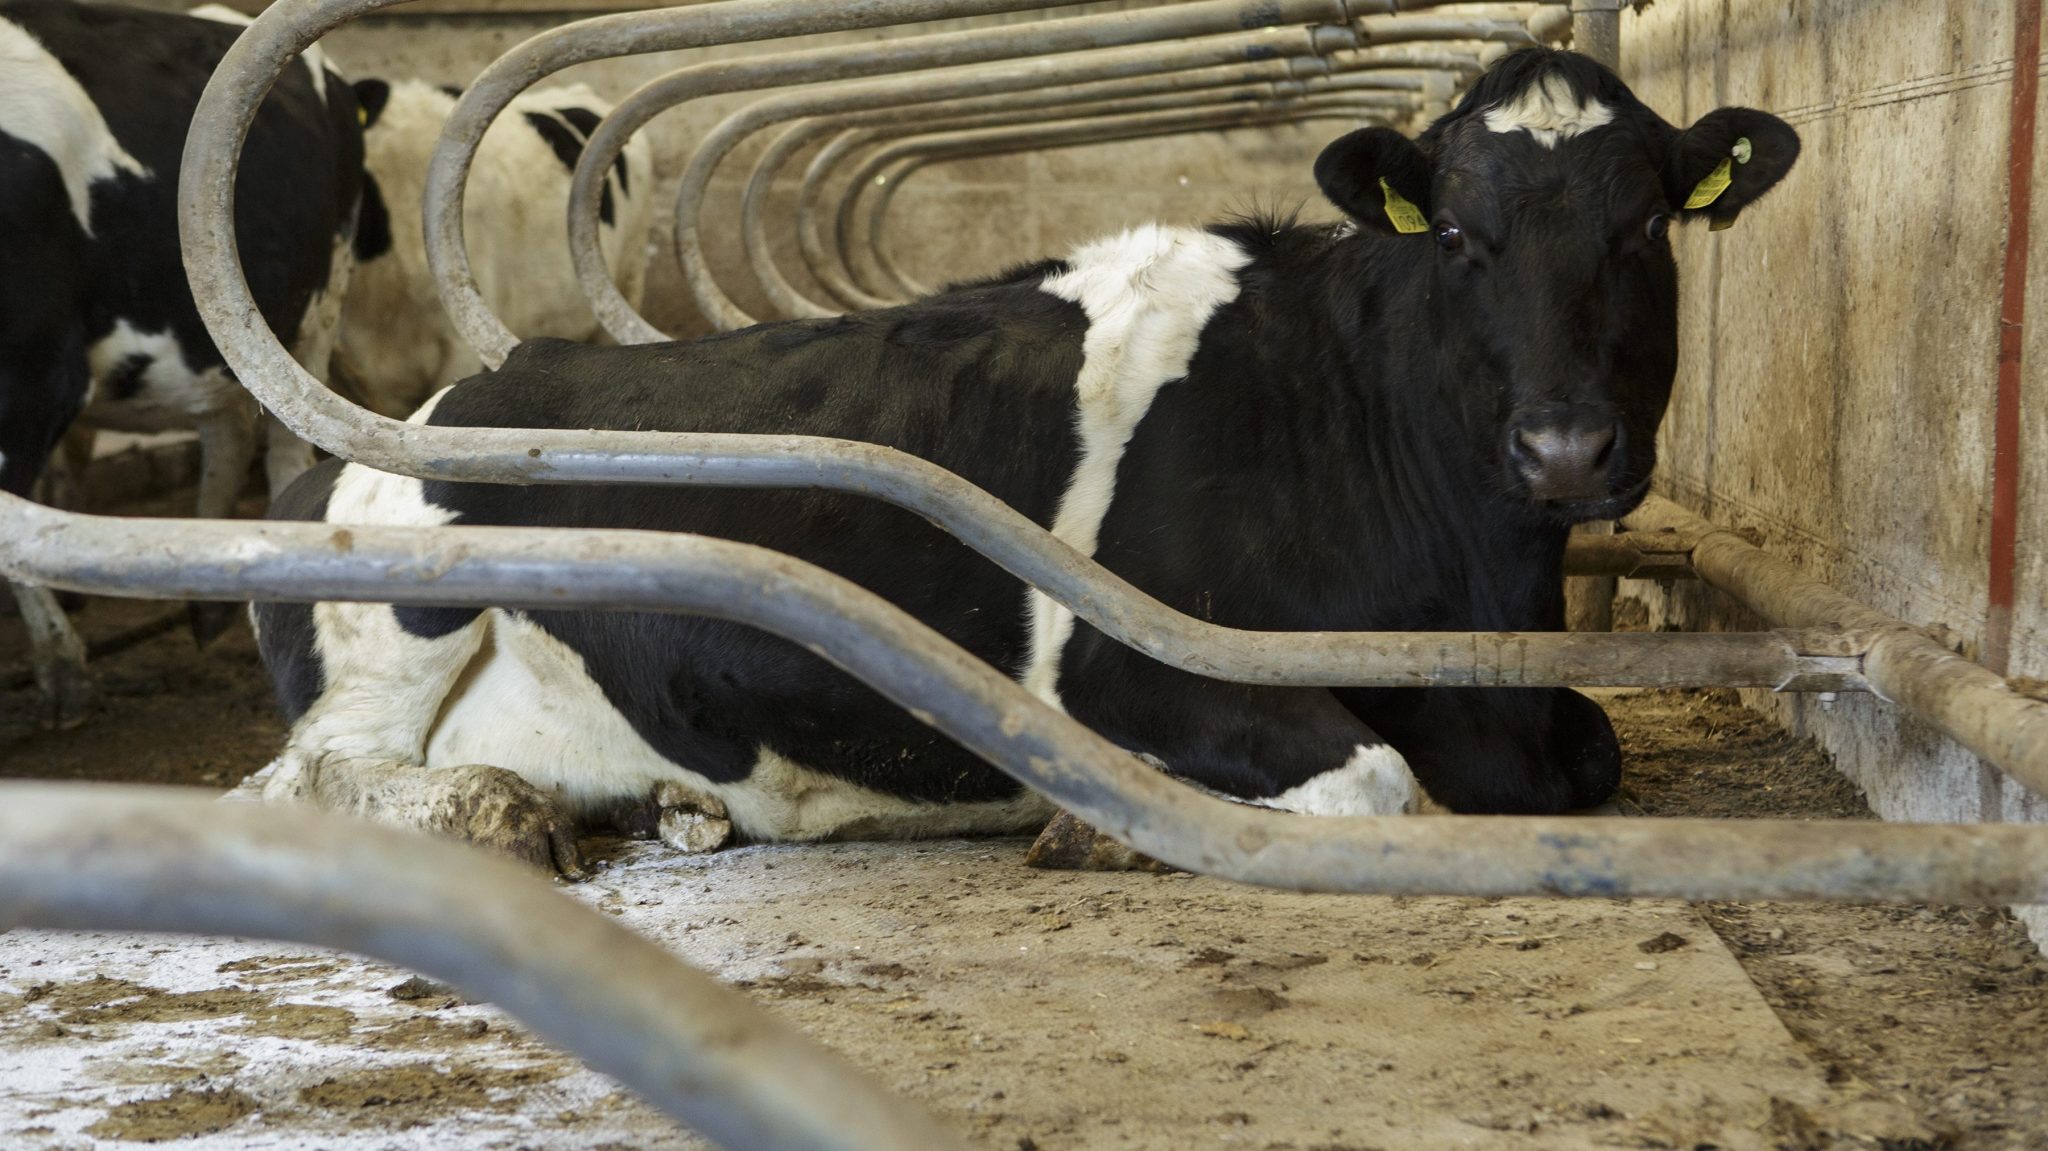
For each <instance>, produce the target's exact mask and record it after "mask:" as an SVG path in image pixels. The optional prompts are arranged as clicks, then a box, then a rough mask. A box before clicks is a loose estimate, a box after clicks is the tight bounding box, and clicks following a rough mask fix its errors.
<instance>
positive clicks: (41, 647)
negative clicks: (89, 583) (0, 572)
mask: <svg viewBox="0 0 2048 1151" xmlns="http://www.w3.org/2000/svg"><path fill="white" fill-rule="evenodd" d="M8 587H9V588H11V589H12V590H13V592H14V602H15V604H16V605H17V606H18V607H19V609H20V611H21V623H22V626H23V627H24V628H26V629H27V630H28V651H29V668H30V670H31V671H32V672H33V673H34V674H35V678H36V688H37V690H39V691H40V692H41V693H42V697H43V708H44V711H43V722H44V724H45V726H49V727H55V728H58V729H60V730H61V729H64V728H72V727H77V726H78V725H79V724H81V723H84V722H85V717H86V716H87V715H89V714H91V712H92V709H93V704H94V702H95V701H96V699H97V698H98V692H97V691H96V690H95V688H94V687H93V682H92V672H90V671H89V670H87V669H86V666H85V641H84V640H83V639H80V638H79V635H78V629H77V628H75V627H73V626H71V620H70V619H69V617H67V616H66V615H65V614H64V609H63V607H62V606H60V605H59V604H58V603H57V595H56V593H55V592H52V591H51V590H50V589H49V588H46V587H37V586H34V585H30V584H18V583H17V584H9V585H8Z"/></svg>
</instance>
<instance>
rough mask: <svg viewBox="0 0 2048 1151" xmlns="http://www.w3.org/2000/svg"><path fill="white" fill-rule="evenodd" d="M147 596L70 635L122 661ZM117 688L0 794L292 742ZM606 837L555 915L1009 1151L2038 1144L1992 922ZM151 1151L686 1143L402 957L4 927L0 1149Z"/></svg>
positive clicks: (2024, 1027) (9, 718)
mask: <svg viewBox="0 0 2048 1151" xmlns="http://www.w3.org/2000/svg"><path fill="white" fill-rule="evenodd" d="M161 610H163V608H162V605H136V604H116V603H113V602H111V601H93V602H92V603H91V605H90V606H89V607H88V608H87V609H86V610H85V611H84V612H82V613H81V615H80V617H79V618H80V622H81V624H82V626H84V628H85V629H86V630H87V632H88V634H89V635H105V634H109V633H112V632H116V631H118V630H120V629H122V628H124V627H129V626H133V624H134V623H135V622H136V621H137V620H146V619H148V618H150V617H151V615H152V613H155V612H160V611H161ZM12 626H13V621H11V620H0V674H4V673H5V670H6V669H8V668H11V667H13V666H15V665H17V664H18V663H19V661H20V659H21V651H22V649H21V646H20V643H19V637H18V635H17V634H15V633H14V632H13V631H11V630H10V629H11V627H12ZM99 670H100V673H101V675H102V676H103V677H105V682H106V683H108V684H109V685H110V691H109V696H110V703H109V710H108V711H106V712H103V713H102V714H101V715H100V716H98V717H96V718H95V719H94V721H93V722H92V723H90V724H88V725H87V726H86V727H84V728H82V729H80V730H78V731H73V732H65V733H51V732H40V731H37V730H35V729H34V726H33V723H32V722H29V721H27V720H26V719H25V718H24V716H25V712H26V706H25V705H26V704H27V702H29V700H30V699H31V697H30V696H28V694H27V693H26V692H25V691H22V690H19V689H15V690H7V691H0V707H4V709H5V710H4V711H0V717H4V718H0V776H5V777H39V778H63V779H101V780H118V779H135V780H146V781H148V782H155V783H181V784H189V785H193V786H200V787H214V788H218V787H222V786H225V785H226V784H227V783H230V782H232V781H233V780H234V779H235V778H238V777H239V775H240V774H241V773H242V772H244V771H247V770H250V769H253V768H254V767H257V766H260V765H261V764H262V763H263V762H264V761H265V760H266V759H267V758H268V757H269V756H270V755H271V754H272V753H273V752H274V749H275V747H276V746H277V740H278V737H279V734H280V733H279V727H278V723H277V720H276V718H275V716H274V714H273V712H272V710H271V708H270V704H269V701H268V687H267V684H266V683H265V681H264V679H263V676H262V674H261V670H260V668H259V667H258V666H257V665H256V663H255V660H254V654H253V645H252V644H251V643H250V640H249V637H248V635H247V633H246V631H241V630H238V631H237V632H236V633H233V634H231V635H230V636H229V637H228V638H227V639H226V640H225V641H223V643H222V644H221V645H220V646H218V647H216V648H215V649H213V650H212V651H210V652H208V653H207V654H206V655H205V656H204V657H199V658H195V657H194V656H193V654H192V652H191V650H190V641H189V639H188V638H186V637H185V636H184V635H183V634H182V633H180V632H178V631H175V630H173V631H170V632H166V633H164V634H162V635H159V636H156V637H154V638H152V639H150V640H147V641H146V642H143V643H141V644H139V645H137V646H135V647H133V648H131V649H129V650H127V651H125V652H122V653H119V654H117V655H114V656H112V657H110V658H108V659H107V660H105V661H103V662H102V663H101V664H100V667H99ZM0 682H4V680H0ZM1603 702H1604V703H1605V704H1606V705H1607V707H1608V708H1609V710H1610V712H1611V714H1613V716H1614V718H1615V721H1616V725H1617V727H1618V728H1619V730H1620V732H1621V735H1622V738H1623V741H1624V744H1625V745H1626V746H1627V748H1628V750H1629V753H1630V767H1629V772H1628V777H1627V782H1626V785H1625V792H1624V795H1623V797H1622V800H1621V802H1620V804H1619V805H1618V806H1619V808H1620V809H1621V814H1622V815H1623V816H1624V817H1634V818H1655V817H1658V816H1668V815H1711V816H1727V817H1735V816H1778V817H1793V818H1814V819H1841V818H1869V815H1868V812H1867V811H1866V810H1865V808H1864V806H1863V804H1862V802H1861V800H1860V798H1859V797H1858V795H1857V793H1856V792H1855V790H1854V788H1853V787H1851V786H1850V785H1849V784H1848V783H1846V782H1845V781H1844V780H1843V779H1842V778H1841V776H1840V775H1838V774H1837V773H1836V772H1834V771H1833V769H1832V768H1831V766H1830V764H1829V762H1828V760H1827V758H1826V756H1825V754H1824V753H1821V752H1820V751H1818V750H1817V749H1815V748H1814V747H1813V746H1812V745H1811V744H1810V743H1807V742H1805V741H1802V740H1797V739H1793V738H1791V737H1789V736H1786V735H1784V734H1783V733H1781V732H1779V731H1777V730H1775V729H1773V728H1771V727H1769V726H1767V725H1765V724H1764V723H1762V722H1761V721H1760V720H1759V719H1758V718H1757V717H1756V716H1755V715H1753V714H1752V713H1749V712H1746V711H1744V710H1742V709H1741V708H1740V707H1739V706H1737V703H1736V700H1735V697H1734V696H1733V694H1732V693H1721V692H1705V693H1676V692H1672V693H1608V694H1607V695H1606V698H1605V699H1604V700H1603ZM1816 833H1817V834H1818V833H1824V832H1822V831H1821V830H1820V829H1818V828H1817V829H1816ZM590 846H591V847H592V848H593V849H594V852H595V854H596V855H597V856H598V857H599V858H600V859H601V860H602V861H603V862H604V866H603V868H602V870H601V871H600V872H599V873H598V874H597V876H596V878H595V879H594V880H592V881H591V882H589V883H586V884H583V885H580V886H577V887H570V888H565V889H564V890H565V892H566V893H567V894H568V895H569V896H571V897H573V898H576V899H579V900H582V901H584V902H586V903H589V904H591V905H592V906H595V907H597V908H598V909H600V910H601V911H603V912H604V913H606V914H610V915H613V916H616V917H617V918H619V919H620V920H621V921H622V922H624V923H626V924H628V925H629V926H631V927H633V928H635V929H636V930H639V931H642V932H644V933H646V934H648V935H650V936H651V937H653V938H656V939H658V940H660V941H661V942H662V943H664V944H665V945H666V946H668V947H670V948H672V949H673V950H674V951H676V953H677V954H678V955H679V956H681V957H682V958H684V959H685V960H687V961H688V962H691V963H693V964H696V965H697V966H699V967H702V968H704V969H707V970H710V971H713V972H715V973H716V974H717V975H718V976H719V977H720V978H722V979H724V980H725V981H727V982H728V983H730V984H731V985H733V986H735V987H737V988H740V989H742V990H743V991H744V992H745V993H746V994H748V995H750V996H751V997H753V998H754V999H755V1000H756V1001H758V1002H760V1003H762V1004H763V1005H765V1006H766V1007H767V1008H768V1009H769V1010H771V1011H773V1012H775V1013H777V1014H779V1015H781V1016H783V1017H784V1018H786V1019H788V1020H790V1021H792V1022H794V1023H796V1024H797V1025H799V1026H801V1027H803V1028H804V1029H805V1030H806V1031H807V1032H809V1033H810V1034H812V1035H813V1036H815V1037H816V1038H817V1039H818V1040H819V1041H821V1042H823V1043H825V1044H827V1045H828V1046H830V1047H832V1048H834V1049H835V1050H837V1051H840V1052H842V1053H843V1054H845V1055H846V1056H848V1057H849V1058H851V1059H853V1060H854V1061H855V1062H857V1063H859V1064H860V1065H862V1066H863V1067H865V1068H867V1069H868V1070H869V1071H870V1072H871V1073H872V1074H874V1075H875V1076H876V1077H877V1079H878V1080H880V1081H881V1082H883V1083H884V1084H886V1085H888V1086H889V1087H890V1088H891V1089H892V1090H895V1091H898V1092H900V1093H901V1094H903V1095H904V1096H905V1097H906V1098H910V1099H914V1100H916V1101H918V1102H919V1103H921V1104H922V1105H924V1106H927V1107H929V1108H931V1109H932V1110H933V1111H934V1112H935V1113H937V1114H938V1115H940V1116H941V1117H942V1118H943V1119H945V1120H946V1121H947V1122H948V1123H949V1124H951V1125H952V1126H954V1127H955V1128H956V1129H959V1130H962V1131H965V1132H968V1133H969V1134H970V1136H971V1137H972V1139H973V1140H974V1142H975V1143H976V1144H977V1145H979V1146H984V1147H990V1148H1000V1149H1002V1151H1012V1149H1017V1151H1024V1149H1028V1148H1042V1149H1044V1151H1058V1149H1066V1148H1073V1149H1080V1148H1103V1147H1115V1148H1134V1149H1138V1148H1184V1147H1220V1148H1229V1147H1244V1148H1258V1149H1265V1151H1282V1149H1292V1151H1310V1149H1320V1151H1363V1149H1368V1148H1371V1149H1379V1151H1395V1149H1408V1148H1578V1147H1639V1148H1684V1149H1688V1151H1693V1149H1697V1148H1699V1147H1702V1146H1711V1147H1716V1148H1725V1149H1729V1151H1739V1149H1748V1148H1756V1149H1760V1151H1775V1149H1778V1148H1791V1149H1795V1151H1804V1149H1808V1148H1813V1149H1823V1148H1825V1149H1833V1148H1887V1149H1891V1151H1900V1149H1906V1151H1910V1149H1916V1148H1949V1147H1954V1148H1966V1149H1980V1148H1981V1149H1991V1148H1998V1149H2004V1148H2028V1147H2038V1146H2042V1145H2044V1144H2048V1059H2044V1055H2048V1018H2044V1010H2043V1008H2044V1005H2048V966H2044V964H2043V963H2042V961H2041V959H2040V958H2039V956H2038V955H2037V954H2036V952H2034V950H2033V949H2032V948H2031V947H2030V946H2029V945H2028V943H2027V940H2026V936H2025V934H2024V932H2023V931H2022V930H2021V929H2020V928H2019V927H2018V925H2017V924H2016V923H2015V922H2013V921H2012V920H2011V919H2010V917H2008V916H2006V915H2005V914H2004V913H2002V912H1994V911H1982V910H1969V911H1962V910H1954V909H1943V908H1911V907H1908V908H1836V907H1800V906H1789V905H1777V904H1714V905H1706V906H1702V907H1686V906H1684V905H1680V904H1671V903H1658V902H1635V903H1624V902H1611V901H1581V902H1555V901H1535V900H1480V899H1381V898H1339V897H1329V896H1305V895H1295V894H1287V893H1276V892H1264V891H1258V890H1255V889H1251V888H1245V887H1239V886H1235V885H1231V884H1227V883H1222V882H1218V881H1214V880H1210V879H1205V878H1199V877H1192V876H1183V875H1168V876H1158V875H1149V874H1065V873H1047V872H1038V871H1031V870H1027V869H1024V868H1022V867H1020V866H1019V864H1018V860H1019V859H1020V857H1021V856H1022V853H1023V850H1024V846H1025V845H1024V843H1023V842H1022V841H1014V840H984V841H944V842H935V843H914V844H835V845H827V846H805V847H772V846H756V847H748V848H742V849H739V850H735V851H729V852H725V853H721V854H718V855H715V856H710V857H703V858H686V857H680V856H677V855H675V854H673V853H671V852H669V851H667V850H666V849H662V848H659V847H656V846H652V845H647V844H637V843H627V842H623V841H609V842H596V843H593V844H591V845H590ZM165 1140H174V1141H175V1145H177V1146H180V1147H187V1148H193V1149H196V1151H255V1149H258V1148H299V1147H319V1148H323V1149H332V1151H356V1149H361V1151H372V1149H377V1151H382V1149H385V1148H415V1147H417V1148H441V1147H451V1146H465V1147H467V1146H476V1147H505V1148H518V1147H531V1148H536V1149H548V1151H553V1149H556V1148H563V1149H567V1148H576V1149H586V1148H587V1149H593V1151H595V1149H599V1148H603V1149H607V1151H620V1149H625V1148H635V1149H638V1148H646V1149H657V1148H694V1147H697V1146H700V1145H701V1144H700V1143H699V1142H698V1141H696V1140H694V1139H693V1138H692V1137H691V1136H689V1135H688V1134H687V1133H686V1132H683V1131H681V1130H679V1129H678V1128H676V1127H675V1126H674V1125H673V1124H672V1123H670V1122H668V1121H667V1120H665V1119H664V1118H662V1117H661V1116H659V1115H658V1114H656V1113H654V1112H653V1111H652V1110H651V1109H649V1108H647V1107H645V1106H644V1105H642V1104H640V1103H639V1102H637V1101H636V1100H634V1099H632V1098H631V1097H630V1096H629V1095H627V1094H626V1093H624V1092H623V1091H621V1090H620V1089H619V1088H618V1087H617V1086H616V1085H615V1084H613V1083H612V1082H611V1081H609V1080H607V1079H605V1078H603V1077H602V1076H598V1075H596V1074H594V1073H592V1072H589V1071H587V1070H585V1069H583V1068H582V1067H580V1065H578V1064H577V1063H576V1062H575V1061H574V1060H572V1059H569V1058H567V1057H565V1056H563V1055H561V1054H560V1053H557V1052H554V1051H552V1050H550V1049H548V1048H546V1047H545V1046H543V1045H541V1044H539V1043H537V1042H536V1041H534V1040H532V1039H531V1038H529V1037H528V1036H526V1035H525V1034H524V1033H523V1032H522V1031H521V1030H520V1029H519V1027H518V1025H517V1024H516V1022H514V1021H512V1020H510V1019H508V1018H507V1017H505V1016H504V1015H502V1014H501V1013H499V1012H497V1011H495V1010H493V1009H492V1008H490V1007H489V1006H487V1005H480V1004H472V1003H469V1002H467V1001H465V1000H464V999H463V998H462V997H461V996H460V994H459V993H457V992H454V991H452V990H450V989H447V988H441V987H438V986H436V985H433V984H429V983H422V982H419V981H417V980H412V973H410V972H407V971H403V970H400V969H396V968H392V967H389V966H385V965H382V964H375V963H367V962H364V961H361V960H358V959H356V958H354V957H349V956H341V955H335V954H331V953H326V952H321V951H317V950H311V949H305V948H298V947H292V946H287V945H280V944H275V943H266V942H258V941H226V940H212V941H196V940H187V939H176V938H167V937H159V936H113V935H76V936H66V935H58V934H50V933H42V932H27V931H16V932H10V933H6V934H0V1143H4V1145H6V1146H9V1147H14V1146H19V1147H24V1148H33V1149H36V1151H43V1149H53V1151H54V1149H70V1148H86V1147H118V1146H126V1145H133V1144H137V1143H143V1142H150V1141H165Z"/></svg>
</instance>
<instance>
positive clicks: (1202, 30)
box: [428, 0, 1345, 343]
mask: <svg viewBox="0 0 2048 1151" xmlns="http://www.w3.org/2000/svg"><path fill="white" fill-rule="evenodd" d="M1344 14H1345V8H1344V3H1343V0H1194V2H1193V3H1184V4H1173V5H1167V6H1164V7H1159V8H1142V9H1132V10H1128V11H1120V12H1106V13H1100V14H1096V15H1090V16H1075V17H1068V18H1065V19H1059V20H1046V21H1041V22H1037V23H1031V24H1013V25H1005V26H1000V27H994V28H971V29H967V30H964V31H958V32H944V33H936V34H933V35H928V36H916V37H911V38H909V39H904V40H893V41H887V42H883V43H878V44H873V45H861V46H856V47H853V48H832V49H818V50H813V51H810V52H791V53H785V54H782V55H777V56H764V57H755V58H753V59H751V60H742V61H732V62H728V63H725V64H722V65H721V64H700V65H696V66H694V67H690V68H684V69H681V70H679V71H676V72H671V73H669V74H668V75H666V76H662V77H659V78H657V79H655V80H652V81H649V82H648V83H646V84H643V85H641V86H640V87H639V88H638V89H636V90H635V91H633V92H632V93H630V94H629V95H627V97H626V98H625V99H623V100H621V101H619V103H618V105H617V106H616V107H614V108H613V109H612V111H611V112H610V113H609V114H608V115H607V116H606V117H605V119H604V121H603V123H601V124H599V125H598V128H597V130H596V131H595V132H593V133H592V134H591V136H590V138H589V139H588V140H587V141H585V142H584V148H583V154H582V156H581V157H580V158H579V159H578V161H577V171H576V174H575V176H574V177H573V178H572V180H571V183H570V191H569V244H570V254H571V260H572V262H573V263H574V265H575V267H576V272H577V277H578V279H579V280H580V281H581V282H582V284H583V291H584V295H585V296H586V297H587V298H588V299H589V300H590V302H591V307H592V310H593V311H594V313H595V314H596V316H597V318H598V320H599V322H600V323H602V324H603V325H604V326H605V330H606V331H608V332H610V333H611V334H612V336H613V337H614V338H615V339H617V340H618V341H619V342H620V343H656V342H659V341H662V340H666V339H668V338H669V337H668V336H667V335H666V334H665V333H663V332H662V331H661V330H660V329H659V328H656V327H655V326H654V325H653V324H650V323H649V322H648V321H647V319H646V318H645V317H643V316H641V315H640V313H639V312H638V311H637V310H636V309H635V308H634V307H633V305H632V303H631V301H628V300H627V299H626V298H625V295H624V294H623V293H621V292H620V291H619V290H618V287H617V285H616V284H611V283H610V280H611V273H610V271H609V270H608V269H607V268H606V267H605V264H604V256H603V253H602V250H601V248H600V247H599V245H598V244H597V235H598V209H599V207H600V205H601V203H602V199H603V186H604V173H605V171H606V167H607V166H608V165H609V164H610V163H611V162H612V160H613V159H614V158H616V157H617V155H618V154H619V152H620V151H621V150H623V149H624V147H625V145H626V141H627V140H628V139H630V138H631V137H632V134H633V133H634V132H636V131H638V130H639V129H640V128H641V127H643V126H644V125H646V124H647V123H648V122H649V121H651V120H652V119H653V118H654V117H655V116H657V115H659V114H660V113H662V112H664V111H667V110H668V109H670V108H673V107H675V106H677V105H679V104H683V103H685V102H687V101H690V100H693V99H696V98H698V97H700V96H704V95H709V94H711V93H713V92H733V91H739V90H743V89H746V88H766V87H779V86H783V85H788V84H797V83H809V82H814V81H820V80H843V79H850V78H855V77H861V76H874V75H879V74H887V73H894V72H909V71H916V70H920V69H931V68H946V67H955V66H959V65H963V64H975V63H985V62H988V61H996V60H1005V59H1011V58H1014V57H1018V56H1028V55H1036V54H1052V55H1058V54H1063V53H1070V52H1081V51H1086V50H1088V49H1091V48H1104V47H1114V46H1118V45H1128V44H1133V43H1147V42H1153V41H1159V40H1168V39H1173V38H1176V37H1182V36H1199V35H1205V34H1211V33H1222V32H1239V31H1241V30H1243V29H1246V28H1258V27H1261V26H1265V25H1273V24H1280V23H1285V22H1291V21H1301V22H1304V23H1318V22H1325V23H1326V22H1329V21H1332V20H1342V19H1343V18H1344ZM458 110H459V109H458ZM722 155H723V153H722V152H720V153H718V154H716V155H707V153H706V149H705V148H704V147H701V146H700V147H699V148H698V149H697V151H696V153H695V154H694V155H693V156H692V157H691V160H690V164H689V167H688V169H687V170H686V171H685V173H684V175H683V186H684V187H685V188H689V187H691V186H692V184H693V183H698V184H701V183H702V182H708V181H709V179H710V175H711V168H712V167H714V166H715V165H716V163H717V160H718V159H719V158H720V157H721V156H722ZM428 194H429V196H432V195H433V194H434V193H433V189H432V188H431V186H430V187H429V191H428ZM675 246H676V252H677V256H678V258H679V259H681V260H682V261H683V267H684V270H685V274H686V276H687V277H689V280H690V283H691V285H692V290H693V294H696V295H697V296H698V305H699V307H700V308H701V309H702V310H703V311H704V313H705V318H706V319H707V320H709V321H711V323H712V324H713V325H714V326H715V327H719V328H727V329H729V328H736V327H742V326H745V325H746V324H749V323H752V322H753V321H752V318H751V317H748V316H747V315H746V314H745V313H744V312H742V311H740V310H739V308H738V307H736V306H735V305H733V304H732V302H731V301H730V300H728V299H726V298H725V297H724V295H723V293H720V292H718V291H717V289H716V287H715V286H710V285H708V280H709V277H708V276H706V275H703V274H701V267H702V242H701V240H700V239H699V238H698V235H697V229H696V221H695V219H694V218H691V219H689V220H682V219H679V220H678V221H677V232H676V237H675ZM707 289H708V290H707ZM446 290H447V289H446V285H445V283H444V292H445V291H446Z"/></svg>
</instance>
